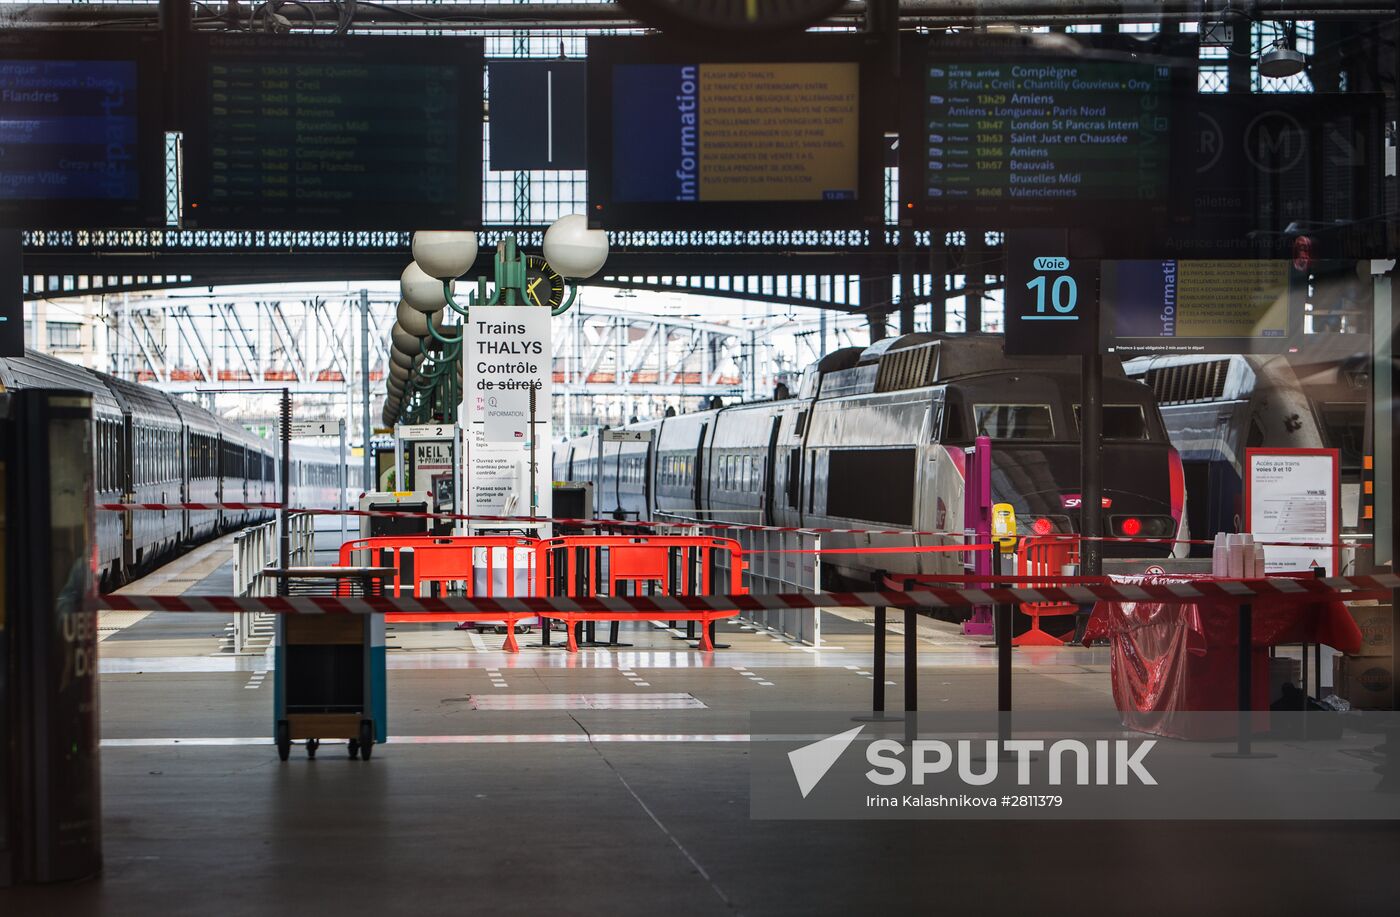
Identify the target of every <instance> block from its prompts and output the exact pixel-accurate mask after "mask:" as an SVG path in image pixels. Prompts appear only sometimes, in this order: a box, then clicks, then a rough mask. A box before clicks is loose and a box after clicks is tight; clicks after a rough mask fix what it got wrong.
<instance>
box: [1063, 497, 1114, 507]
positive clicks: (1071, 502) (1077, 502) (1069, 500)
mask: <svg viewBox="0 0 1400 917" xmlns="http://www.w3.org/2000/svg"><path fill="white" fill-rule="evenodd" d="M1060 505H1061V506H1063V507H1064V508H1065V509H1079V507H1081V506H1083V505H1084V498H1083V497H1081V496H1080V495H1079V494H1060ZM1111 506H1113V499H1112V498H1111V497H1104V498H1103V508H1104V509H1108V508H1110V507H1111Z"/></svg>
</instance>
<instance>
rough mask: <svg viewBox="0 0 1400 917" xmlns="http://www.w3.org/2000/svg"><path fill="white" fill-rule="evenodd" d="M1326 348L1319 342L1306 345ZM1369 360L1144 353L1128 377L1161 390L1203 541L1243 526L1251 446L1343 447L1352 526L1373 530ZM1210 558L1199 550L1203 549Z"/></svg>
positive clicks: (1192, 518) (1190, 513)
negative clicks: (1368, 499) (1368, 503)
mask: <svg viewBox="0 0 1400 917" xmlns="http://www.w3.org/2000/svg"><path fill="white" fill-rule="evenodd" d="M1305 350H1306V351H1317V350H1319V348H1318V347H1316V346H1313V347H1308V348H1305ZM1366 367H1367V361H1366V358H1365V357H1364V356H1356V355H1351V354H1349V353H1343V354H1340V355H1338V354H1331V355H1329V354H1326V353H1314V354H1308V353H1305V354H1302V355H1252V354H1251V355H1239V354H1235V355H1192V356H1164V357H1142V358H1139V359H1135V360H1129V361H1128V362H1127V363H1125V364H1124V370H1125V371H1126V372H1127V374H1128V376H1129V377H1130V378H1133V379H1138V380H1141V381H1142V382H1144V383H1145V384H1147V385H1149V386H1151V387H1152V390H1153V392H1154V393H1155V395H1156V396H1157V400H1158V403H1159V404H1160V405H1161V410H1162V418H1163V421H1164V422H1165V423H1166V426H1167V434H1168V436H1169V437H1170V438H1171V442H1172V445H1173V446H1175V447H1176V448H1177V449H1178V450H1179V451H1180V452H1181V458H1182V462H1183V463H1184V466H1185V474H1186V483H1187V493H1188V499H1187V502H1186V517H1187V519H1188V521H1189V524H1190V528H1191V532H1192V533H1193V535H1194V537H1196V538H1205V539H1208V538H1211V537H1213V536H1214V535H1215V533H1216V532H1234V531H1238V529H1239V525H1240V521H1241V517H1242V513H1243V506H1242V501H1243V498H1244V485H1243V478H1242V472H1243V467H1244V457H1245V449H1247V448H1249V447H1257V446H1264V447H1276V448H1292V449H1317V448H1336V449H1337V450H1338V451H1339V453H1340V461H1341V485H1342V494H1341V498H1342V528H1343V530H1344V531H1351V532H1355V531H1358V530H1363V531H1364V530H1366V529H1367V528H1368V524H1367V522H1366V520H1365V519H1364V514H1363V513H1362V507H1363V505H1364V503H1365V499H1364V494H1363V493H1362V462H1363V458H1364V456H1366V455H1370V454H1372V448H1371V439H1372V437H1371V432H1370V429H1369V412H1368V402H1367V395H1368V387H1369V379H1368V376H1367V372H1368V370H1367V368H1366ZM1202 552H1204V553H1205V555H1206V556H1208V555H1209V549H1208V548H1203V547H1198V548H1197V549H1196V553H1202Z"/></svg>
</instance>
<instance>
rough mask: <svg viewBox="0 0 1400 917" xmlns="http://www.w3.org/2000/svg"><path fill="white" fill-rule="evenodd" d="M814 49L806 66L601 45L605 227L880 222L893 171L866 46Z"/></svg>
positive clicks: (597, 57)
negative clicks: (886, 180)
mask: <svg viewBox="0 0 1400 917" xmlns="http://www.w3.org/2000/svg"><path fill="white" fill-rule="evenodd" d="M809 38H810V41H804V43H803V45H802V50H801V54H800V55H792V54H787V55H773V56H769V55H766V54H763V53H761V52H760V53H759V54H757V55H756V56H750V57H747V58H744V59H735V58H733V57H727V56H724V55H719V54H715V55H705V56H703V57H701V56H699V55H697V54H696V52H695V51H694V50H693V49H690V50H686V49H681V48H678V47H676V46H674V45H670V44H667V43H665V42H664V41H652V40H644V39H635V38H634V39H616V40H612V41H609V40H599V41H593V42H590V50H589V64H590V69H589V92H590V100H589V112H590V119H591V127H592V128H593V129H592V130H590V135H589V190H590V202H591V205H590V214H591V217H592V220H593V223H594V225H596V226H603V227H607V228H629V227H630V228H679V227H682V226H706V227H709V226H712V227H713V228H731V227H739V226H744V227H753V226H759V225H761V226H765V227H771V228H783V227H790V228H807V227H809V226H812V225H823V226H838V225H845V226H849V227H850V228H853V229H854V228H858V227H860V226H862V225H865V224H867V223H870V222H876V223H878V221H879V212H880V210H881V209H882V208H881V206H880V204H881V196H882V195H881V190H880V184H879V180H880V177H881V176H880V173H881V171H882V170H881V168H880V158H879V156H880V154H879V150H878V149H872V148H871V139H872V136H874V137H875V139H876V141H877V142H878V135H877V134H876V133H875V132H874V131H872V130H871V122H873V121H874V120H875V119H874V118H873V117H872V116H871V115H870V113H869V112H868V111H866V110H865V107H866V106H868V100H866V99H865V98H864V96H866V95H867V94H868V88H865V87H864V83H863V70H864V65H863V64H862V61H861V58H860V53H861V49H860V46H859V45H858V44H852V43H851V42H849V41H846V40H834V41H830V40H819V39H817V38H816V37H809ZM867 173H868V174H867Z"/></svg>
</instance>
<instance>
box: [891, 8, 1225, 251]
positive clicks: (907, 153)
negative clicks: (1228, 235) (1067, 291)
mask: <svg viewBox="0 0 1400 917" xmlns="http://www.w3.org/2000/svg"><path fill="white" fill-rule="evenodd" d="M1051 40H1053V42H1055V44H1050V43H1049V41H1051ZM1198 47H1199V46H1198V42H1197V39H1196V36H1194V35H1156V36H1154V37H1152V38H1150V39H1146V40H1143V39H1138V38H1132V37H1129V36H1115V35H1075V36H1067V35H1055V36H1047V35H1042V34H1037V35H1032V36H989V35H983V34H979V35H965V36H964V35H952V36H932V37H931V36H924V35H908V36H905V39H904V42H903V44H902V46H901V49H900V56H901V62H902V64H901V66H902V68H903V71H904V76H903V79H902V81H901V83H902V86H901V89H902V92H901V93H900V112H899V128H900V144H899V174H900V188H899V190H900V194H899V201H898V211H899V213H898V221H899V225H900V226H901V227H906V228H913V229H929V230H951V229H974V230H1009V229H1073V230H1076V234H1079V233H1083V232H1085V231H1087V232H1089V233H1094V234H1098V233H1105V234H1109V233H1111V234H1113V235H1115V236H1116V237H1117V238H1118V239H1119V240H1120V243H1121V240H1124V239H1126V240H1127V242H1126V244H1123V245H1122V248H1123V250H1124V251H1126V252H1136V251H1137V250H1138V249H1139V248H1141V250H1142V251H1143V252H1144V253H1145V252H1147V251H1150V250H1151V249H1152V248H1153V247H1154V246H1153V244H1152V243H1153V238H1152V237H1153V236H1155V235H1156V233H1154V232H1152V231H1151V230H1149V229H1148V228H1147V227H1152V226H1155V227H1162V226H1166V225H1170V224H1174V223H1179V222H1182V221H1185V220H1189V213H1187V212H1186V209H1185V208H1184V207H1183V206H1182V202H1181V200H1180V194H1179V193H1178V191H1179V184H1180V179H1181V175H1180V171H1179V169H1178V167H1177V163H1178V162H1180V161H1181V159H1182V157H1183V156H1185V155H1187V154H1188V152H1189V150H1188V149H1187V146H1186V144H1185V142H1184V139H1183V137H1182V136H1181V135H1183V134H1185V133H1186V132H1184V131H1180V130H1178V129H1177V128H1176V125H1178V124H1180V123H1182V119H1184V118H1185V117H1186V116H1187V115H1188V114H1189V111H1190V108H1189V104H1190V99H1191V97H1192V96H1193V95H1194V94H1195V93H1196V83H1197V79H1198V76H1197V74H1198V71H1199V65H1198ZM1076 49H1077V50H1076ZM1081 52H1082V53H1084V54H1088V55H1093V56H1094V57H1095V58H1097V59H1101V60H1104V61H1107V62H1112V61H1115V60H1117V61H1132V62H1135V63H1146V64H1161V65H1166V66H1170V67H1171V68H1172V70H1171V78H1170V85H1169V88H1168V97H1169V98H1168V106H1169V108H1168V112H1169V115H1170V117H1171V118H1172V122H1171V123H1172V125H1173V126H1172V127H1171V128H1170V129H1169V130H1170V139H1169V147H1168V149H1169V156H1170V159H1169V161H1168V163H1167V165H1166V167H1165V170H1164V171H1165V175H1164V178H1165V179H1166V193H1165V194H1164V195H1163V197H1162V199H1161V200H1159V201H1154V202H1144V201H1142V200H1139V199H1131V200H1128V199H1125V200H1118V201H1087V202H1086V201H1080V200H1064V201H1040V202H1034V203H1031V202H1028V203H1024V204H1016V205H1011V206H1008V205H1007V204H1006V203H1005V201H1003V202H1002V203H1001V204H988V205H985V206H978V205H976V204H975V203H973V202H965V201H956V200H947V199H944V200H943V201H941V202H940V203H939V204H936V205H935V204H934V203H932V199H931V198H929V197H928V196H927V195H925V194H924V188H925V184H926V180H927V176H926V173H927V172H928V169H927V167H926V162H927V160H928V158H929V157H928V155H927V146H928V144H927V142H920V143H914V142H912V141H913V140H914V139H916V138H918V139H922V138H923V137H924V136H925V134H926V133H927V128H926V126H925V107H926V105H925V102H924V95H925V91H924V79H925V74H926V73H927V72H928V68H929V66H930V65H931V64H932V63H933V62H934V61H935V60H958V61H979V60H986V61H996V62H1010V63H1020V62H1025V63H1044V64H1055V63H1065V62H1069V61H1075V60H1079V59H1081V58H1080V53H1081ZM910 177H914V178H915V179H916V180H914V181H910V180H909V179H910ZM1129 214H1130V215H1131V220H1129V218H1128V215H1129ZM1130 221H1131V223H1133V224H1136V225H1138V226H1142V227H1144V229H1143V231H1142V232H1141V233H1140V232H1138V231H1134V230H1132V229H1129V228H1128V226H1127V225H1126V224H1128V223H1129V222H1130ZM1139 243H1140V244H1139Z"/></svg>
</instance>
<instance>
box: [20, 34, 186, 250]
mask: <svg viewBox="0 0 1400 917" xmlns="http://www.w3.org/2000/svg"><path fill="white" fill-rule="evenodd" d="M3 59H8V60H72V61H79V60H118V61H133V62H135V64H136V132H137V140H136V146H137V156H136V169H137V183H138V184H137V195H136V197H135V198H134V199H132V200H129V201H121V200H109V199H103V198H74V199H70V200H31V199H3V198H0V226H3V227H7V228H17V229H33V230H42V229H135V228H142V227H154V226H164V225H166V210H165V197H166V182H165V129H164V115H165V110H164V99H163V92H162V82H163V79H164V75H163V66H162V65H163V60H164V58H163V55H162V46H161V39H160V35H159V33H156V32H135V31H118V30H102V31H100V32H85V31H77V30H73V29H62V30H59V29H17V30H12V31H8V32H0V60H3Z"/></svg>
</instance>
